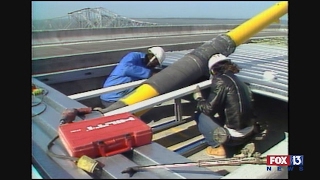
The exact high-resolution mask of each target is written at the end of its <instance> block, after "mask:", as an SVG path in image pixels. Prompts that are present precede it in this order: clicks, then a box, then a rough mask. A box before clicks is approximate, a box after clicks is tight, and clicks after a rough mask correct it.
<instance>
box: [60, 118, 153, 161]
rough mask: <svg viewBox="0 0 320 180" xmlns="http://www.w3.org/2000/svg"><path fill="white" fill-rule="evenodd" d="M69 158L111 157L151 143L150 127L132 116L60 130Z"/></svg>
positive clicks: (91, 120)
mask: <svg viewBox="0 0 320 180" xmlns="http://www.w3.org/2000/svg"><path fill="white" fill-rule="evenodd" d="M58 133H59V136H60V139H61V141H62V143H63V145H64V146H65V148H66V149H67V151H68V153H69V155H70V156H73V157H81V156H83V155H86V156H89V157H91V158H96V157H101V156H112V155H115V154H119V153H122V152H125V151H129V150H131V149H132V148H134V147H138V146H142V145H146V144H149V143H151V141H152V130H151V127H150V126H149V125H147V124H146V123H144V122H143V121H142V120H141V119H139V118H137V117H136V116H134V115H132V114H131V113H122V114H117V115H112V116H104V117H99V118H93V119H88V120H83V121H77V122H73V123H69V124H63V125H61V126H59V130H58Z"/></svg>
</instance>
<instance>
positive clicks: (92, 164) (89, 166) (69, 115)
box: [47, 107, 103, 177]
mask: <svg viewBox="0 0 320 180" xmlns="http://www.w3.org/2000/svg"><path fill="white" fill-rule="evenodd" d="M91 112H92V108H91V107H85V108H72V109H66V110H64V111H63V112H62V117H61V119H60V125H63V124H67V123H72V122H73V121H74V120H75V118H76V116H83V115H85V114H89V113H91ZM58 138H59V135H57V136H56V137H54V138H53V139H52V140H51V141H50V142H49V143H48V146H47V154H48V155H49V156H51V157H56V158H60V159H67V160H70V161H73V162H74V163H76V166H77V167H78V168H80V169H83V170H85V171H87V172H88V173H91V174H93V175H95V176H96V177H100V176H101V173H102V166H103V164H102V163H100V162H98V161H96V160H94V159H92V158H90V157H88V156H86V155H83V156H81V157H72V156H66V155H59V154H56V153H54V152H53V151H52V150H51V147H52V146H53V145H54V141H55V140H57V139H58Z"/></svg>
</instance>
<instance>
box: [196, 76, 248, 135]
mask: <svg viewBox="0 0 320 180" xmlns="http://www.w3.org/2000/svg"><path fill="white" fill-rule="evenodd" d="M252 101H253V99H252V93H251V91H250V89H249V87H248V86H247V85H246V84H244V82H242V81H241V80H240V79H239V78H238V77H237V76H235V75H234V74H233V73H232V72H230V71H227V72H226V73H224V74H220V75H216V76H215V77H214V78H213V79H212V85H211V89H210V94H209V96H208V98H207V100H205V99H202V100H200V101H199V102H198V105H197V107H198V110H199V111H200V112H202V113H204V114H206V115H208V116H209V117H213V116H214V115H215V114H216V113H218V114H219V119H220V121H221V124H222V125H223V124H225V125H226V126H227V127H228V128H232V129H235V130H240V129H243V128H245V127H248V126H252V125H253V124H254V112H253V104H252Z"/></svg>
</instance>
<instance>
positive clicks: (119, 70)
mask: <svg viewBox="0 0 320 180" xmlns="http://www.w3.org/2000/svg"><path fill="white" fill-rule="evenodd" d="M164 59H165V52H164V50H163V48H161V47H151V48H149V49H148V51H147V53H144V52H130V53H128V54H127V55H125V56H124V57H123V58H122V59H121V60H120V62H119V63H118V65H117V66H116V67H115V68H114V70H113V71H112V72H111V73H110V75H109V76H108V78H107V79H106V80H105V82H104V84H103V87H104V88H105V87H110V86H115V85H120V84H123V83H128V82H133V81H137V80H141V79H147V78H149V77H150V76H152V75H153V74H154V73H155V72H156V71H155V69H154V68H155V67H156V66H158V65H161V64H162V62H163V61H164ZM133 89H134V88H129V89H125V90H120V91H114V92H111V93H106V94H102V95H101V96H100V99H101V103H102V105H103V106H104V107H105V108H106V107H108V106H110V105H111V104H113V103H115V102H116V101H118V100H119V99H120V98H122V97H124V96H125V95H127V94H129V93H130V92H131V91H133Z"/></svg>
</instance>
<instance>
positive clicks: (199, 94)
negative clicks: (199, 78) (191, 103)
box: [193, 86, 203, 101]
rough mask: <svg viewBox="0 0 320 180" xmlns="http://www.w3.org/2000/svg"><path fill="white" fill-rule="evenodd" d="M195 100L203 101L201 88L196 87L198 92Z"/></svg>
mask: <svg viewBox="0 0 320 180" xmlns="http://www.w3.org/2000/svg"><path fill="white" fill-rule="evenodd" d="M193 99H194V100H196V101H199V100H201V99H203V97H202V94H201V89H200V87H199V86H197V87H196V90H195V92H194V93H193Z"/></svg>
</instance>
